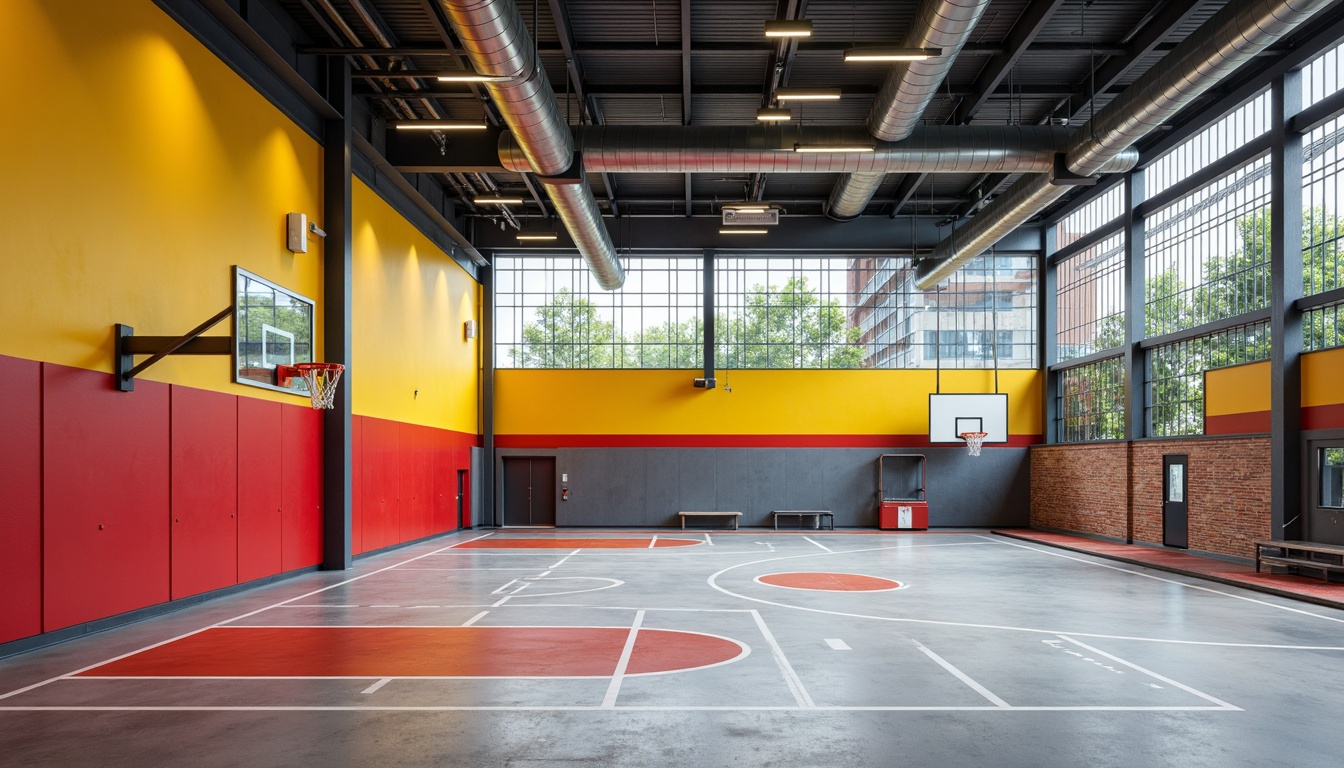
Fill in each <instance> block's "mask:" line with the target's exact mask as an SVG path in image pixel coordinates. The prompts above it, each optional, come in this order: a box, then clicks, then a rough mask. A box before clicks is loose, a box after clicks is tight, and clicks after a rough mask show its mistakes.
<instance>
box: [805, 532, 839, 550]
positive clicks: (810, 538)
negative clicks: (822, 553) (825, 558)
mask: <svg viewBox="0 0 1344 768" xmlns="http://www.w3.org/2000/svg"><path fill="white" fill-rule="evenodd" d="M803 539H804V540H806V541H810V542H812V543H813V544H816V545H817V546H818V547H821V548H822V549H824V550H826V551H827V552H834V551H835V550H833V549H831V548H830V547H828V546H826V545H825V544H822V543H821V542H819V541H817V540H816V539H813V538H812V537H811V536H804V537H803Z"/></svg>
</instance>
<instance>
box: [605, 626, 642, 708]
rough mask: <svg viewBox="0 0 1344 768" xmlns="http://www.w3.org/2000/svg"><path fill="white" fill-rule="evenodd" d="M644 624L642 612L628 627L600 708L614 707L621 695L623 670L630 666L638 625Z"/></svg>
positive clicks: (623, 679)
mask: <svg viewBox="0 0 1344 768" xmlns="http://www.w3.org/2000/svg"><path fill="white" fill-rule="evenodd" d="M643 623H644V612H643V611H640V612H639V613H636V614H635V622H634V624H631V625H630V634H629V635H627V636H626V638H625V647H624V648H622V649H621V658H620V660H619V661H617V662H616V671H615V672H613V673H612V674H611V684H610V685H608V686H607V695H606V696H603V697H602V708H603V709H611V708H612V707H614V706H616V697H617V696H619V695H620V694H621V683H622V682H624V681H625V670H626V669H627V668H629V666H630V655H631V654H632V653H634V651H635V638H636V637H638V636H639V625H640V624H643Z"/></svg>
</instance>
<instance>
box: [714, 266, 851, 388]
mask: <svg viewBox="0 0 1344 768" xmlns="http://www.w3.org/2000/svg"><path fill="white" fill-rule="evenodd" d="M715 327H716V330H718V331H719V332H718V334H717V335H718V337H719V339H720V341H719V342H718V345H717V351H716V356H717V360H718V363H719V365H720V366H722V367H724V368H859V367H862V365H863V346H862V345H860V344H858V343H857V342H858V339H859V335H860V330H859V329H858V328H853V327H850V326H849V324H848V323H847V322H846V319H845V311H844V308H843V307H841V306H840V302H839V301H836V300H835V299H827V300H825V301H823V300H822V299H821V298H820V297H819V296H818V295H817V292H816V290H815V289H813V288H812V287H811V286H810V285H808V280H807V277H806V276H802V277H791V278H789V279H788V280H787V281H786V282H785V283H784V285H783V286H782V287H779V288H776V287H774V286H762V285H759V284H758V285H754V286H752V288H751V291H750V292H749V293H748V295H747V300H746V305H745V306H744V307H743V309H742V312H741V313H740V314H739V315H738V316H736V317H734V316H731V315H729V316H721V317H718V318H716V319H715Z"/></svg>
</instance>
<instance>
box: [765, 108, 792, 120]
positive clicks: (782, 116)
mask: <svg viewBox="0 0 1344 768" xmlns="http://www.w3.org/2000/svg"><path fill="white" fill-rule="evenodd" d="M756 119H757V120H759V121H761V122H762V123H783V122H787V121H789V120H792V119H793V113H792V112H790V111H789V110H787V109H776V108H774V107H766V108H765V109H758V110H756Z"/></svg>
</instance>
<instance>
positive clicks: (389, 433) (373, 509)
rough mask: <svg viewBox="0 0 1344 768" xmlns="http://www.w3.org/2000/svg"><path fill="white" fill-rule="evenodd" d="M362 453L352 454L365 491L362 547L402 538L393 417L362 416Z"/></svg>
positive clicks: (398, 451) (377, 546) (397, 441)
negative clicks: (390, 418) (373, 417)
mask: <svg viewBox="0 0 1344 768" xmlns="http://www.w3.org/2000/svg"><path fill="white" fill-rule="evenodd" d="M363 422H364V455H363V456H362V457H356V458H355V471H356V472H359V473H360V474H361V475H362V477H361V484H362V486H363V489H364V490H363V493H364V551H366V552H369V551H372V550H375V549H382V548H383V547H390V546H392V545H393V544H399V543H400V542H401V532H400V527H401V506H400V504H401V503H400V499H399V497H398V495H397V483H398V482H399V480H400V470H399V466H400V461H401V449H400V432H401V430H400V428H399V425H398V424H397V422H395V421H384V420H382V419H370V418H364V419H363Z"/></svg>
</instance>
